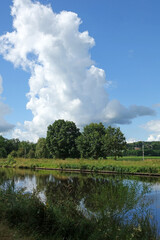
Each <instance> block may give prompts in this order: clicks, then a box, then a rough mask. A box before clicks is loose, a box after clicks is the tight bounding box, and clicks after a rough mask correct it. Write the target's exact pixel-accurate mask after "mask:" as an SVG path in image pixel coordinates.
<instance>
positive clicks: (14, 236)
mask: <svg viewBox="0 0 160 240" xmlns="http://www.w3.org/2000/svg"><path fill="white" fill-rule="evenodd" d="M0 239H1V240H34V239H33V238H32V237H28V236H24V235H23V234H21V233H20V232H19V231H18V230H17V229H14V228H10V227H9V225H8V223H7V222H6V221H3V222H0Z"/></svg>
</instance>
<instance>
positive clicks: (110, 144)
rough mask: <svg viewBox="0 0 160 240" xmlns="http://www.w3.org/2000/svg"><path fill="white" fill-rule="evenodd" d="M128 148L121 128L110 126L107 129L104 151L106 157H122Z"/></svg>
mask: <svg viewBox="0 0 160 240" xmlns="http://www.w3.org/2000/svg"><path fill="white" fill-rule="evenodd" d="M125 148H126V139H125V137H124V135H123V133H122V132H121V130H120V128H114V127H111V126H109V127H108V128H107V129H106V134H105V137H104V151H105V154H106V156H114V158H115V160H116V158H117V157H121V156H122V153H123V151H124V150H125Z"/></svg>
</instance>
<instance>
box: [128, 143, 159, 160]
mask: <svg viewBox="0 0 160 240" xmlns="http://www.w3.org/2000/svg"><path fill="white" fill-rule="evenodd" d="M142 145H143V146H144V155H145V156H160V141H151V142H142V141H138V142H134V143H127V145H126V150H125V151H124V155H125V156H142Z"/></svg>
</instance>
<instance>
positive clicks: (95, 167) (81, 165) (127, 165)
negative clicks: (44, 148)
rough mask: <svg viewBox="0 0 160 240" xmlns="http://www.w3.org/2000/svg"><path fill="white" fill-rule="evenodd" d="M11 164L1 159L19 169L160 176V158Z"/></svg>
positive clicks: (28, 160)
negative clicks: (71, 170) (75, 170)
mask: <svg viewBox="0 0 160 240" xmlns="http://www.w3.org/2000/svg"><path fill="white" fill-rule="evenodd" d="M14 160H15V161H13V162H11V161H8V160H7V159H0V165H1V166H3V167H5V166H10V167H17V168H22V167H26V168H36V167H40V168H56V169H61V170H64V169H80V170H81V171H83V170H90V171H95V172H96V171H114V172H118V173H149V174H160V157H145V159H144V161H143V160H142V157H136V156H135V157H134V156H133V157H123V158H119V159H118V160H113V159H112V158H108V159H105V160H104V159H101V160H92V159H65V160H61V159H24V158H15V159H14Z"/></svg>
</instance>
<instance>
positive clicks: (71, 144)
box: [46, 120, 80, 158]
mask: <svg viewBox="0 0 160 240" xmlns="http://www.w3.org/2000/svg"><path fill="white" fill-rule="evenodd" d="M79 135H80V132H79V129H78V128H77V127H76V125H75V123H74V122H71V121H64V120H57V121H55V122H54V123H53V124H52V125H49V126H48V130H47V138H46V144H47V147H48V149H49V151H50V154H51V155H52V157H55V158H66V157H71V158H75V157H78V156H79V153H78V150H77V147H76V142H75V141H76V138H77V137H78V136H79Z"/></svg>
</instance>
